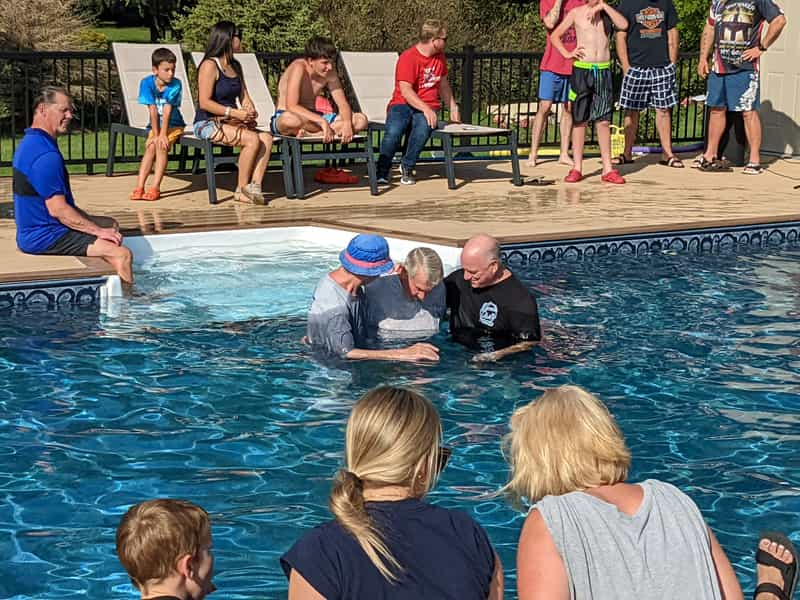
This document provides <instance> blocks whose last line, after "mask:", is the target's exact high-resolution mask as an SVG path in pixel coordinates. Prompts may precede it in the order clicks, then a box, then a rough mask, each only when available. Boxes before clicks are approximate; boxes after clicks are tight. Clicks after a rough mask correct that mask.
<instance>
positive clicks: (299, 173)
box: [192, 52, 378, 198]
mask: <svg viewBox="0 0 800 600" xmlns="http://www.w3.org/2000/svg"><path fill="white" fill-rule="evenodd" d="M192 60H193V61H194V63H195V65H197V66H199V64H200V61H202V60H203V53H202V52H192ZM236 60H238V61H239V64H241V65H242V73H243V75H244V80H245V82H246V83H247V90H248V91H249V92H250V98H252V100H253V104H254V105H255V109H256V111H257V112H258V127H259V129H262V130H263V131H269V130H270V129H269V124H270V119H272V115H273V114H274V113H275V103H274V102H273V100H272V93H271V92H270V91H269V87H268V86H267V81H266V79H264V72H263V71H262V70H261V65H260V64H259V62H258V58H257V57H256V55H255V54H252V53H247V52H243V53H240V54H236ZM273 135H274V134H273ZM275 140H276V141H277V140H280V141H281V142H282V144H283V145H284V147H287V148H291V164H290V165H288V166H287V163H286V162H284V172H285V173H291V174H292V179H293V195H291V196H290V195H288V193H287V196H288V197H289V198H293V197H296V198H304V197H305V185H304V180H303V160H304V159H307V160H329V159H340V158H363V159H364V160H365V161H366V163H367V174H368V177H369V186H370V192H371V193H372V194H373V195H377V193H378V180H377V175H376V170H375V153H374V152H373V149H372V138H371V136H369V135H356V136H354V137H353V143H355V144H360V145H361V148H357V149H355V150H351V149H349V148H346V147H342V148H340V149H338V150H337V149H334V150H323V151H315V150H304V148H303V146H304V145H309V144H322V143H323V141H322V136H308V135H307V136H303V137H302V138H298V137H293V136H283V135H276V136H275ZM287 169H290V170H288V171H287Z"/></svg>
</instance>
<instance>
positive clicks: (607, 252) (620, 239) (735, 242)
mask: <svg viewBox="0 0 800 600" xmlns="http://www.w3.org/2000/svg"><path fill="white" fill-rule="evenodd" d="M798 241H800V222H797V221H793V222H786V223H771V224H768V225H745V226H739V227H717V228H709V229H694V230H684V231H672V232H660V233H643V234H631V235H621V236H608V237H598V238H582V239H576V240H569V241H563V240H562V241H548V242H529V243H517V244H503V245H502V248H501V252H500V254H501V257H502V259H503V261H504V262H506V263H507V264H509V265H511V266H514V265H526V264H530V263H539V262H557V261H565V262H580V261H583V260H592V259H595V258H604V257H608V256H622V257H638V256H649V255H652V254H657V253H661V252H665V251H669V252H680V253H690V254H705V253H710V254H713V253H719V252H726V251H735V250H737V249H739V248H742V247H747V248H768V247H770V246H775V245H780V244H793V243H798Z"/></svg>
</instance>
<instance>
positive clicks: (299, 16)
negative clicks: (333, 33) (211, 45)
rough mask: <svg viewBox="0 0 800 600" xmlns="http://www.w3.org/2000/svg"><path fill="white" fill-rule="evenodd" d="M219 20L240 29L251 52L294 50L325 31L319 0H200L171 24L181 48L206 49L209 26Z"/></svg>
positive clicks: (324, 33)
mask: <svg viewBox="0 0 800 600" xmlns="http://www.w3.org/2000/svg"><path fill="white" fill-rule="evenodd" d="M222 20H227V21H233V22H234V23H236V24H237V25H238V26H239V27H241V28H242V29H243V31H244V32H243V35H244V39H243V40H242V44H243V45H244V47H245V49H246V50H248V51H252V52H296V51H298V50H301V49H302V48H303V46H305V43H306V40H307V39H308V38H309V37H310V36H312V35H327V34H328V29H327V27H326V26H325V24H324V22H323V21H322V19H321V18H320V16H319V11H318V0H310V1H307V2H296V1H295V0H199V1H198V3H197V5H196V6H195V7H194V8H193V9H191V10H188V11H187V12H185V13H184V14H183V15H181V16H178V17H177V18H176V19H175V21H174V22H173V25H172V27H173V30H174V31H175V32H176V34H177V35H178V37H179V38H180V39H181V42H182V44H183V47H184V49H186V50H190V51H199V50H202V49H203V48H205V45H206V41H207V39H208V32H209V29H211V27H212V26H213V25H214V24H215V23H217V22H218V21H222Z"/></svg>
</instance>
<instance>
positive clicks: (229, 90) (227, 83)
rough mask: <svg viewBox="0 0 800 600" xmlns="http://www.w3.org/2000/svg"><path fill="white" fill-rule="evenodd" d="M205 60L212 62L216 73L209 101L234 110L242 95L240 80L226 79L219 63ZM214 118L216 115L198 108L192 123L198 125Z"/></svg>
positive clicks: (235, 78) (238, 78)
mask: <svg viewBox="0 0 800 600" xmlns="http://www.w3.org/2000/svg"><path fill="white" fill-rule="evenodd" d="M206 60H213V61H214V64H216V65H217V71H218V76H217V80H216V81H215V82H214V91H213V92H212V93H211V99H212V100H213V101H214V102H216V103H217V104H222V106H230V107H231V108H236V99H237V98H238V97H239V96H241V95H242V80H241V78H240V77H239V76H238V75H237V76H236V77H228V76H227V75H225V72H224V71H223V70H222V68H221V67H220V66H219V62H217V61H216V60H215V59H213V58H209V59H206ZM201 64H202V63H201ZM215 116H216V115H212V114H211V113H209V112H207V111H205V110H203V109H202V108H198V109H197V112H196V113H195V115H194V122H195V123H198V122H200V121H208V120H209V119H213V118H214V117H215Z"/></svg>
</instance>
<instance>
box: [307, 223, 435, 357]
mask: <svg viewBox="0 0 800 600" xmlns="http://www.w3.org/2000/svg"><path fill="white" fill-rule="evenodd" d="M339 262H340V263H341V266H340V267H339V268H337V269H335V270H334V271H331V272H330V273H328V274H327V275H325V277H323V278H322V279H321V280H320V281H319V283H318V284H317V287H316V289H315V290H314V299H313V300H312V302H311V308H310V309H309V311H308V333H307V337H308V341H309V343H310V344H311V346H312V347H313V348H314V349H316V350H321V351H323V352H325V353H327V354H331V355H334V356H339V357H341V358H347V359H353V360H358V359H362V360H363V359H366V360H405V361H417V360H429V361H437V360H439V350H438V349H437V348H436V346H434V345H432V344H427V343H419V344H413V345H411V346H408V347H406V348H392V349H389V350H367V349H366V348H365V345H366V340H367V329H366V318H365V314H364V312H365V311H364V308H365V305H364V289H363V286H364V285H366V284H367V283H369V282H370V281H372V280H373V279H374V278H376V277H380V276H381V275H385V274H387V273H390V272H391V271H392V270H393V269H394V262H392V259H391V257H390V256H389V244H388V243H387V242H386V239H385V238H384V237H382V236H380V235H373V234H368V233H363V234H360V235H357V236H356V237H354V238H353V239H352V240H350V243H349V244H348V245H347V248H345V249H344V250H342V251H341V253H340V254H339Z"/></svg>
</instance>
